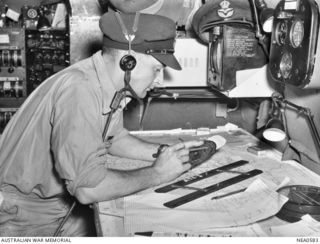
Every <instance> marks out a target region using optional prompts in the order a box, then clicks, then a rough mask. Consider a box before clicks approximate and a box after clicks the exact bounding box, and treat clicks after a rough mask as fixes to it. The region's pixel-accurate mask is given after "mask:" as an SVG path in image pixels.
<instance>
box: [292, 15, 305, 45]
mask: <svg viewBox="0 0 320 244" xmlns="http://www.w3.org/2000/svg"><path fill="white" fill-rule="evenodd" d="M303 37H304V26H303V23H302V21H301V20H296V21H294V23H293V24H292V26H291V30H290V43H291V45H292V46H293V47H294V48H297V47H299V46H300V45H301V43H302V41H303Z"/></svg>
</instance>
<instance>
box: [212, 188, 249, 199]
mask: <svg viewBox="0 0 320 244" xmlns="http://www.w3.org/2000/svg"><path fill="white" fill-rule="evenodd" d="M246 189H247V188H242V189H239V190H236V191H232V192H229V193H226V194H223V195H219V196H215V197H212V198H211V200H217V199H221V198H224V197H227V196H231V195H234V194H237V193H240V192H243V191H245V190H246Z"/></svg>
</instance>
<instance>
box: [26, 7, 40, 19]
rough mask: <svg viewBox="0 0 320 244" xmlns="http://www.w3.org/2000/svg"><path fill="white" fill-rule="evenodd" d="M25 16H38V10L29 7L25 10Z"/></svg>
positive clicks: (31, 17) (32, 17)
mask: <svg viewBox="0 0 320 244" xmlns="http://www.w3.org/2000/svg"><path fill="white" fill-rule="evenodd" d="M27 16H28V17H29V18H30V19H34V18H36V17H37V16H38V12H37V10H35V9H33V8H30V9H29V10H28V12H27Z"/></svg>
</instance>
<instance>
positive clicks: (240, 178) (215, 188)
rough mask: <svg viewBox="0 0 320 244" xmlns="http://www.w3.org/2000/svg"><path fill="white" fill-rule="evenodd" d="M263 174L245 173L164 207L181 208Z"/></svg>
mask: <svg viewBox="0 0 320 244" xmlns="http://www.w3.org/2000/svg"><path fill="white" fill-rule="evenodd" d="M261 173H262V171H261V170H258V169H254V170H251V171H248V172H245V174H241V175H238V176H235V177H233V178H230V179H227V180H225V181H221V182H219V183H217V184H214V185H211V186H208V187H206V188H203V189H201V190H198V191H195V192H192V193H190V194H187V195H185V196H182V197H179V198H177V199H174V200H172V201H169V202H166V203H164V204H163V205H164V206H166V207H168V208H175V207H179V206H180V205H183V204H185V203H188V202H191V201H193V200H196V199H198V198H200V197H203V196H206V195H208V194H210V193H212V192H215V191H218V190H220V189H223V188H225V187H228V186H230V185H233V184H236V183H238V182H241V181H243V180H246V179H249V178H251V177H254V176H256V175H259V174H261Z"/></svg>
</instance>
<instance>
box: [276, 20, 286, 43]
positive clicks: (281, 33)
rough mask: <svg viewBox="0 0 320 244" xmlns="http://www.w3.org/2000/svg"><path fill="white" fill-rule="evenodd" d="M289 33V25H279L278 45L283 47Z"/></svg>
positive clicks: (277, 28) (277, 33)
mask: <svg viewBox="0 0 320 244" xmlns="http://www.w3.org/2000/svg"><path fill="white" fill-rule="evenodd" d="M287 32H288V25H287V23H286V22H284V21H283V22H280V23H278V25H277V27H276V34H275V35H276V41H277V43H278V45H283V44H284V42H285V40H286V36H287Z"/></svg>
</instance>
